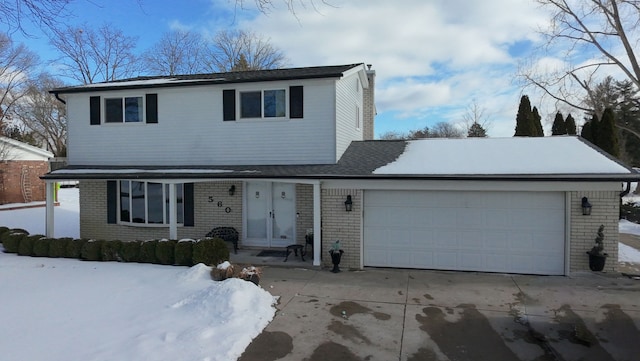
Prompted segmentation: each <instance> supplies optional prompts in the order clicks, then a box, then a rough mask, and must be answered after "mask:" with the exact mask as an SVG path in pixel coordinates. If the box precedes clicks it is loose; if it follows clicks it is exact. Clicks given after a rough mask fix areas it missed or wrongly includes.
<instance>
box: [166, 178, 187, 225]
mask: <svg viewBox="0 0 640 361" xmlns="http://www.w3.org/2000/svg"><path fill="white" fill-rule="evenodd" d="M164 194H165V209H166V211H165V223H166V224H169V185H168V184H166V185H165V188H164ZM176 208H177V213H178V223H179V224H183V223H184V191H183V187H182V184H177V185H176Z"/></svg>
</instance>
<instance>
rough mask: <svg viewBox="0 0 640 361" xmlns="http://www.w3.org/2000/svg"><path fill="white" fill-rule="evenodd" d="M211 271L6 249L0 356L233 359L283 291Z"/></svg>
mask: <svg viewBox="0 0 640 361" xmlns="http://www.w3.org/2000/svg"><path fill="white" fill-rule="evenodd" d="M210 271H211V268H210V267H207V266H204V265H202V264H199V265H196V266H193V267H191V268H184V267H170V266H158V265H148V264H129V263H109V262H104V263H102V262H83V261H77V260H70V259H49V258H32V257H21V256H16V255H14V254H5V253H0V289H2V290H3V292H2V310H3V311H2V312H1V313H0V324H2V325H5V326H6V327H1V328H0V350H2V357H1V358H2V359H5V360H60V361H62V360H64V361H66V360H209V361H215V360H220V361H223V360H224V361H226V360H235V359H237V358H238V357H239V356H240V355H241V354H242V352H243V351H244V349H245V348H246V347H247V346H248V345H249V343H250V342H251V340H252V339H253V338H254V337H256V336H257V335H258V334H259V333H260V332H261V331H262V329H263V328H264V327H266V325H267V324H268V323H269V322H270V320H271V319H272V318H273V316H274V314H275V308H274V307H273V304H274V300H275V299H274V297H273V296H271V295H270V294H269V293H268V292H266V291H265V290H263V289H261V288H259V287H256V286H255V285H254V284H253V283H251V282H246V281H242V280H239V279H229V280H226V281H223V282H214V281H212V280H211V278H210V275H209V273H210ZM9 325H10V327H9Z"/></svg>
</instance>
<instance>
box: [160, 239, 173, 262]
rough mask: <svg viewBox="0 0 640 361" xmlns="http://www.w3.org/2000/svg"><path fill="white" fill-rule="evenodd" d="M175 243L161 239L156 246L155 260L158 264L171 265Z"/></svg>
mask: <svg viewBox="0 0 640 361" xmlns="http://www.w3.org/2000/svg"><path fill="white" fill-rule="evenodd" d="M175 249H176V241H175V240H168V239H161V240H160V241H159V242H158V244H157V245H156V259H157V260H158V263H160V264H173V263H174V262H175Z"/></svg>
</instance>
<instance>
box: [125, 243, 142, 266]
mask: <svg viewBox="0 0 640 361" xmlns="http://www.w3.org/2000/svg"><path fill="white" fill-rule="evenodd" d="M141 243H142V242H140V241H131V242H122V250H121V254H122V260H123V261H125V262H140V244H141Z"/></svg>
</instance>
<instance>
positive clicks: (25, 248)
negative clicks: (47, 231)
mask: <svg viewBox="0 0 640 361" xmlns="http://www.w3.org/2000/svg"><path fill="white" fill-rule="evenodd" d="M40 238H45V236H44V235H42V234H35V235H33V236H27V237H24V238H22V239H21V240H20V246H18V254H19V255H21V256H33V244H34V243H35V242H36V240H38V239H40Z"/></svg>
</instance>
